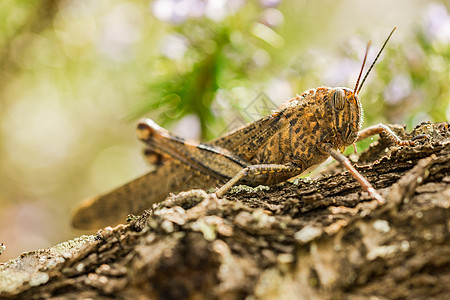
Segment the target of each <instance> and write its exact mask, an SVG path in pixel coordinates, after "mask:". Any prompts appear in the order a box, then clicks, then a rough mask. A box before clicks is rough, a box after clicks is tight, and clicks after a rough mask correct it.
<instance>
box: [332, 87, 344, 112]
mask: <svg viewBox="0 0 450 300" xmlns="http://www.w3.org/2000/svg"><path fill="white" fill-rule="evenodd" d="M333 105H334V108H336V109H337V110H343V109H344V105H345V92H344V90H342V89H337V90H335V91H334V93H333Z"/></svg>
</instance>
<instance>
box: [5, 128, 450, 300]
mask: <svg viewBox="0 0 450 300" xmlns="http://www.w3.org/2000/svg"><path fill="white" fill-rule="evenodd" d="M392 128H393V129H394V130H396V131H397V133H399V134H400V135H402V136H403V137H404V138H410V137H412V136H417V135H419V134H426V135H427V136H428V137H429V139H428V140H421V141H418V142H417V144H418V145H416V146H415V147H401V148H398V147H392V145H389V144H388V140H387V139H384V138H383V137H382V138H381V139H380V140H379V141H378V142H376V143H374V144H373V145H372V146H371V147H370V148H369V149H368V150H366V151H365V152H363V153H362V154H361V155H360V156H359V161H358V163H357V164H358V165H360V166H359V167H358V170H359V171H360V172H361V173H362V174H363V175H364V176H365V177H366V178H368V180H369V181H370V182H372V183H373V184H374V185H375V187H376V189H377V190H378V191H380V193H381V194H382V195H383V197H385V199H386V204H385V205H382V206H380V205H378V204H377V202H376V201H374V200H371V199H370V198H369V197H368V196H367V195H366V194H365V193H363V192H362V191H361V187H360V186H359V184H358V183H357V182H356V181H355V180H354V179H353V178H352V177H351V176H349V174H348V173H347V172H344V173H341V170H340V167H339V166H338V165H337V164H332V165H331V166H329V167H328V169H327V170H326V174H327V175H323V176H321V177H319V178H318V179H301V180H298V182H296V183H285V184H283V185H278V186H275V187H271V188H270V189H269V188H266V187H259V188H247V187H239V188H235V189H234V190H233V191H232V192H231V193H229V194H227V195H226V196H225V197H224V198H223V199H217V198H216V197H215V196H213V195H210V194H207V193H206V192H204V191H202V190H193V191H188V192H184V193H181V194H178V195H175V196H172V197H170V198H168V199H167V200H166V201H164V202H162V203H160V204H157V205H155V206H154V207H153V209H152V210H149V211H148V212H146V213H145V214H144V215H143V216H141V217H139V218H136V219H135V220H133V221H132V222H131V223H130V224H129V225H127V226H118V227H116V228H114V229H111V228H109V229H104V230H102V231H101V232H100V233H99V234H98V235H97V237H96V238H90V237H85V238H82V239H78V240H75V241H73V242H72V244H64V245H62V246H61V245H60V246H58V247H59V248H58V247H55V248H52V249H49V250H44V251H39V252H33V253H29V254H27V255H23V256H22V257H20V258H17V259H16V260H15V261H14V262H10V263H8V264H4V265H3V266H0V289H1V290H3V291H2V292H1V293H0V297H1V298H7V299H19V298H21V299H22V298H23V299H38V298H44V297H49V296H52V297H60V298H78V297H92V298H95V299H106V298H121V299H123V298H127V299H128V298H129V299H132V298H139V297H140V298H139V299H146V298H150V299H215V298H220V299H244V298H246V297H248V296H253V299H254V298H257V299H336V298H345V299H366V298H367V297H368V296H377V297H379V298H382V299H383V298H388V299H431V298H436V299H445V298H447V299H449V297H450V240H449V206H450V132H449V126H448V123H441V124H421V125H420V126H419V127H418V128H416V129H415V130H414V131H413V133H411V134H409V135H405V134H404V130H403V128H401V127H398V126H392ZM83 244H87V245H86V246H84V247H81V245H83ZM6 277H8V279H6ZM8 280H9V281H8Z"/></svg>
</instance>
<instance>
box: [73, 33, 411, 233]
mask: <svg viewBox="0 0 450 300" xmlns="http://www.w3.org/2000/svg"><path fill="white" fill-rule="evenodd" d="M395 29H396V28H395V27H394V29H393V30H392V31H391V33H390V34H389V36H388V38H387V39H386V41H385V42H384V44H383V46H382V47H381V49H380V51H379V52H378V54H377V56H376V58H375V60H374V62H373V63H372V65H371V66H370V68H369V70H368V71H367V72H366V74H365V76H364V78H363V80H362V81H361V84H359V82H360V79H361V75H362V72H363V69H364V65H365V62H366V58H367V53H368V50H369V47H370V42H369V43H368V45H367V48H366V52H365V55H364V60H363V64H362V67H361V71H360V73H359V76H358V79H357V81H356V85H355V88H354V89H353V90H351V89H349V88H343V87H336V88H330V87H320V88H317V89H311V90H309V91H306V92H304V93H303V94H301V95H300V96H297V97H295V98H293V99H291V100H290V101H288V102H287V103H285V104H283V105H282V106H281V107H280V108H279V109H278V110H277V111H275V112H274V113H273V114H271V115H269V116H266V117H264V118H262V119H260V120H257V121H255V122H253V123H250V124H247V125H246V126H244V127H242V128H240V129H237V130H235V131H232V132H230V133H228V134H226V135H224V136H222V137H219V138H217V139H215V140H212V141H210V142H209V143H204V144H203V143H198V142H194V141H188V140H185V139H183V138H180V137H177V136H174V135H172V134H170V133H169V132H168V131H167V130H165V129H163V128H161V127H160V126H158V125H157V124H156V123H155V122H153V121H152V120H150V119H144V120H142V121H141V122H140V123H139V125H138V127H137V136H138V138H139V139H140V140H141V141H143V142H144V143H145V144H146V145H147V147H148V149H147V151H146V154H147V158H148V159H149V160H150V161H151V162H152V163H154V164H156V166H157V168H156V170H154V171H152V172H150V173H148V174H146V175H144V176H142V177H140V178H138V179H136V180H134V181H132V182H130V183H128V184H125V185H124V186H122V187H119V188H118V189H116V190H114V191H112V192H110V193H108V194H106V195H103V196H99V197H96V198H93V199H90V200H88V201H86V202H84V203H83V204H82V205H81V206H80V207H79V208H78V210H77V211H76V213H75V216H74V218H73V221H72V224H73V226H74V227H76V228H80V229H92V228H98V227H101V226H106V225H113V224H115V223H118V222H120V221H121V220H124V219H125V217H126V215H127V214H130V213H132V214H137V213H141V212H142V211H143V210H144V209H147V208H149V207H150V206H151V204H152V203H155V202H159V201H161V200H163V199H165V198H166V197H167V195H168V194H169V192H171V193H177V192H180V191H182V190H186V189H192V188H202V189H209V188H212V187H216V186H218V185H220V184H223V185H222V186H221V187H220V188H219V189H217V190H216V191H215V193H216V195H217V196H218V197H222V196H223V195H224V194H225V193H226V192H227V191H228V190H229V189H230V188H231V187H232V186H233V185H235V184H238V183H239V184H246V185H251V186H256V185H274V184H277V183H280V182H283V181H285V180H287V179H290V178H292V177H295V176H298V175H300V174H303V173H306V172H308V171H309V170H311V169H312V168H314V167H315V166H317V165H318V164H320V163H322V162H324V161H325V160H326V159H327V158H328V157H329V156H330V155H331V156H332V157H333V158H334V159H336V160H337V161H338V162H340V163H341V164H342V165H343V166H344V167H345V168H346V169H347V170H348V171H349V172H350V173H351V174H352V175H353V176H354V177H355V179H357V180H358V181H359V183H360V184H361V186H362V188H363V190H364V191H366V192H367V193H369V195H370V196H371V197H372V198H374V199H376V200H377V201H378V202H379V203H383V202H384V200H383V198H382V197H381V195H380V194H378V193H377V191H376V190H375V189H374V188H373V187H372V185H371V184H370V183H369V182H368V181H367V180H366V179H365V178H364V177H363V176H362V175H361V174H360V173H359V172H358V171H357V170H356V169H355V168H354V167H353V166H352V165H351V164H350V161H349V160H348V159H347V158H346V157H345V156H344V155H343V154H341V152H342V151H344V150H345V148H346V147H347V146H349V145H352V144H353V145H354V143H355V142H357V141H360V140H362V139H365V138H367V137H369V136H371V135H374V134H377V133H381V132H385V133H386V134H387V135H388V136H389V137H390V138H391V139H392V140H393V141H394V142H395V143H396V144H397V145H401V146H404V145H413V144H414V143H413V142H412V141H402V140H401V139H400V138H398V137H397V136H396V135H395V134H394V133H393V132H392V131H391V130H390V129H389V128H388V127H387V126H385V125H383V124H378V125H375V126H372V127H369V128H366V129H364V130H362V131H360V128H361V122H362V108H361V103H360V100H359V98H358V93H359V92H360V90H361V88H362V86H363V84H364V81H365V80H366V78H367V76H368V74H369V73H370V71H371V70H372V68H373V66H374V65H375V63H376V61H377V59H378V58H379V56H380V54H381V52H382V51H383V49H384V47H385V46H386V44H387V42H388V41H389V38H390V37H391V35H392V34H393V32H394V30H395ZM338 150H339V151H338Z"/></svg>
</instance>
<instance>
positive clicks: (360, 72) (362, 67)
mask: <svg viewBox="0 0 450 300" xmlns="http://www.w3.org/2000/svg"><path fill="white" fill-rule="evenodd" d="M369 48H370V41H369V42H368V43H367V47H366V53H365V54H364V59H363V63H362V66H361V70H360V71H359V75H358V80H356V85H355V88H354V89H353V91H354V92H356V89H357V88H358V84H359V80H360V79H361V75H362V72H363V70H364V65H365V64H366V59H367V53H369ZM361 85H362V84H361Z"/></svg>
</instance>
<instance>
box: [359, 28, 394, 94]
mask: <svg viewBox="0 0 450 300" xmlns="http://www.w3.org/2000/svg"><path fill="white" fill-rule="evenodd" d="M395 29H397V26H395V27H394V28H393V29H392V31H391V33H390V34H389V36H388V37H387V39H386V41H384V44H383V46H382V47H381V49H380V51H378V54H377V57H375V60H374V61H373V63H372V65H370V68H369V70H367V73H366V75H364V78H363V80H362V81H361V85H360V86H359V87H358V90H356V87H355V92H356V94H357V95H358V94H359V91H361V88H362V86H363V84H364V82H365V81H366V79H367V76H368V75H369V73H370V71H372V68H373V66H374V65H375V63H376V62H377V60H378V58H379V57H380V55H381V52H383V49H384V47H386V44H387V42H388V41H389V39H390V38H391V36H392V34H393V33H394V31H395ZM366 51H367V50H366ZM366 56H367V52H366ZM365 60H366V58H365V57H364V61H365ZM363 67H364V63H363ZM361 71H362V70H361ZM358 81H359V78H358ZM358 81H357V82H356V86H358Z"/></svg>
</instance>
